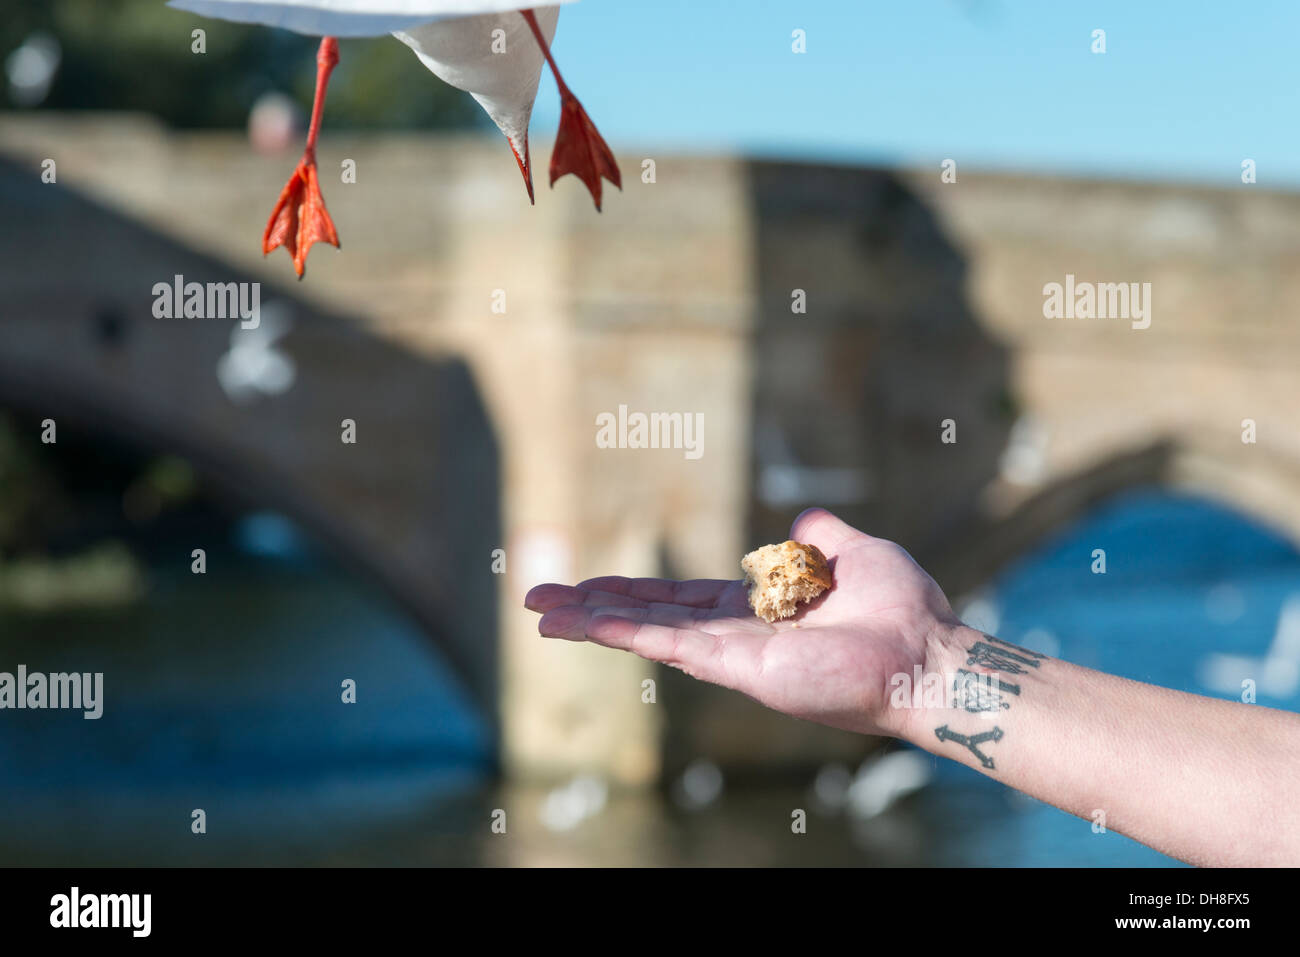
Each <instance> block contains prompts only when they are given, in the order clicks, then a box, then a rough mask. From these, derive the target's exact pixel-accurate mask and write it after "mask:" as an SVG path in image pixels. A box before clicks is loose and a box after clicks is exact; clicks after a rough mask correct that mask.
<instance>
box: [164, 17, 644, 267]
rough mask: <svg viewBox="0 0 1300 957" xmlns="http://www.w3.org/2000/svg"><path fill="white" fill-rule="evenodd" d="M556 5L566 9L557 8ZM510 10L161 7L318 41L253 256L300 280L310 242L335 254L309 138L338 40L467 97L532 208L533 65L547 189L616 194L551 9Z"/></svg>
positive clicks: (605, 151) (613, 174) (616, 180)
mask: <svg viewBox="0 0 1300 957" xmlns="http://www.w3.org/2000/svg"><path fill="white" fill-rule="evenodd" d="M559 2H561V3H569V2H573V0H559ZM517 3H518V0H513V2H512V0H279V2H259V0H170V2H169V4H168V6H171V7H175V8H177V9H180V10H187V11H189V12H191V13H197V14H199V15H200V16H205V17H216V18H218V19H222V20H233V21H235V22H237V23H260V24H263V25H265V26H271V27H283V28H284V29H286V30H292V31H294V32H295V33H304V34H307V35H309V36H319V37H321V42H320V48H319V50H318V51H317V53H316V96H315V100H314V102H313V104H312V111H311V125H310V126H309V127H308V130H307V146H306V149H304V150H303V154H302V159H301V160H299V162H298V166H297V168H296V169H294V171H293V175H292V176H291V177H289V182H288V183H287V184H286V185H285V187H284V190H283V191H282V192H281V193H280V199H279V202H277V203H276V205H275V209H274V211H273V212H272V213H271V218H270V220H269V221H268V222H267V224H266V231H265V232H264V233H263V235H262V252H263V254H266V253H269V252H271V250H273V249H275V248H276V247H277V246H284V247H285V249H287V250H288V251H289V254H290V255H291V256H292V257H293V266H294V270H295V271H296V272H297V273H298V278H299V279H301V278H302V276H303V271H304V269H305V266H306V262H307V251H308V250H309V249H311V247H312V245H313V244H314V243H317V242H327V243H330V244H331V245H333V246H338V245H339V237H338V232H337V231H336V230H335V228H334V221H333V220H332V219H330V215H329V212H328V211H327V210H326V208H325V199H324V197H323V196H322V195H321V191H320V184H319V182H318V180H317V175H316V138H317V136H318V135H319V134H320V123H321V111H322V109H323V107H324V105H325V91H326V88H327V87H328V85H329V78H330V73H331V72H332V71H333V69H334V67H335V66H336V65H337V64H338V61H339V52H338V40H337V38H338V37H370V36H382V35H383V34H385V33H391V34H393V36H395V37H397V38H398V39H399V40H401V41H402V42H403V43H405V44H406V45H407V46H409V47H410V48H411V49H412V50H414V51H415V55H416V56H418V57H419V58H420V62H421V63H423V64H424V65H425V66H426V67H428V68H429V69H430V70H431V71H432V72H433V73H434V75H436V76H438V77H439V78H441V79H442V80H444V81H446V82H447V83H449V84H451V85H452V86H454V87H456V88H458V89H461V90H464V91H466V92H467V93H469V94H471V95H472V96H473V97H474V99H476V100H477V101H478V102H479V105H481V106H482V107H483V109H484V110H486V111H487V114H488V116H490V117H491V118H492V121H493V122H494V123H496V125H497V126H498V128H500V130H501V132H502V133H504V134H505V136H506V139H507V140H508V141H509V143H510V148H511V150H512V151H513V152H514V154H515V161H516V162H517V163H518V164H519V171H520V173H522V174H523V177H524V186H525V187H526V188H527V190H528V199H529V201H530V202H532V200H533V176H532V167H531V165H530V162H529V156H528V122H529V119H530V117H531V116H532V112H533V101H534V100H535V99H536V98H537V84H538V81H539V80H540V79H541V75H542V65H543V63H546V64H549V65H550V67H551V73H552V74H554V76H555V84H556V86H557V87H559V91H560V129H559V132H558V133H557V134H556V138H555V148H554V150H553V151H552V153H551V185H552V186H554V185H555V181H556V180H557V179H559V178H560V177H561V176H564V175H565V174H566V173H573V174H574V175H575V176H577V177H578V178H579V179H580V180H582V182H583V183H585V184H586V186H587V189H588V190H590V191H591V196H592V199H594V200H595V203H596V209H597V211H599V210H600V200H601V177H604V178H605V179H608V180H609V181H610V182H611V183H613V184H614V185H615V186H617V187H618V188H619V189H622V188H623V184H622V179H621V177H620V176H619V171H618V165H617V164H616V163H615V162H614V155H613V153H611V152H610V149H609V147H608V146H607V145H606V144H605V141H604V139H602V138H601V135H600V133H599V132H597V130H596V126H595V124H594V123H592V122H591V119H590V118H589V117H588V116H587V113H586V111H585V110H584V109H583V108H582V104H581V103H579V102H578V98H577V97H575V96H574V95H573V93H572V91H571V90H570V89H569V87H568V86H567V85H566V84H565V82H564V80H563V79H562V78H561V76H560V71H559V70H558V69H557V68H556V66H555V60H554V59H553V58H552V56H551V51H550V44H551V40H552V38H553V37H554V36H555V25H556V23H557V21H558V20H559V16H560V9H559V7H558V6H544V7H538V8H536V9H535V10H521V9H518V8H517V6H516V5H517Z"/></svg>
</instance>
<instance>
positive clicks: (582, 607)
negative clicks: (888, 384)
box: [525, 512, 955, 734]
mask: <svg viewBox="0 0 1300 957" xmlns="http://www.w3.org/2000/svg"><path fill="white" fill-rule="evenodd" d="M790 537H791V538H793V539H794V540H795V541H798V542H806V543H808V544H811V545H816V546H817V547H818V548H820V549H821V550H822V552H823V554H825V555H826V556H827V560H828V561H829V562H830V565H831V571H832V574H833V576H834V580H835V584H834V585H833V586H832V587H831V588H830V589H829V590H827V591H825V592H823V593H822V594H821V595H819V596H818V597H817V598H816V599H814V600H813V601H811V602H809V603H808V604H807V605H805V606H803V610H802V611H801V612H800V613H799V615H798V616H796V617H795V618H793V619H787V620H784V621H777V622H774V623H772V624H768V623H767V622H765V621H763V620H762V619H761V618H757V617H755V616H754V613H753V612H752V611H751V610H750V608H749V601H748V598H747V597H746V593H745V588H744V585H743V584H742V583H741V582H739V581H712V580H707V581H685V582H671V581H664V580H662V579H657V578H612V577H611V578H593V579H590V580H589V581H585V582H582V583H581V584H579V585H576V586H567V585H539V586H537V587H536V588H534V589H533V590H532V591H530V592H529V593H528V596H527V598H526V599H525V604H526V605H527V607H529V608H530V609H532V610H533V611H539V612H543V613H544V614H543V615H542V619H541V622H540V625H539V627H540V631H541V633H542V634H543V635H545V636H547V637H549V638H567V639H569V640H572V641H582V640H588V641H593V642H595V643H597V644H601V645H606V646H608V647H610V648H619V649H622V650H624V651H631V652H633V653H635V654H637V655H640V656H641V657H642V658H648V659H650V660H652V661H659V662H662V663H664V664H667V665H672V666H673V667H676V668H679V669H681V670H682V671H685V672H686V673H687V674H689V675H691V676H693V677H695V678H699V679H701V680H703V681H709V682H712V683H713V684H719V685H724V686H726V687H728V688H734V689H735V690H737V691H742V692H744V693H745V694H747V695H749V696H750V697H752V698H755V699H756V700H758V701H760V702H762V703H763V704H765V705H767V706H768V707H770V708H775V709H776V710H778V711H784V712H785V713H786V714H791V715H794V716H795V717H799V718H806V719H808V720H809V721H817V722H819V723H821V724H828V725H831V726H833V727H837V728H844V729H846V730H849V731H858V732H861V733H863V734H894V733H896V732H897V728H896V727H895V726H894V720H895V719H896V717H897V712H896V711H894V710H892V709H890V708H889V707H888V699H889V690H890V689H889V686H888V680H889V676H890V675H893V674H897V673H900V672H901V673H908V674H910V673H911V672H912V668H913V666H914V665H917V664H923V663H924V660H925V652H926V648H927V642H928V638H929V634H930V632H931V631H932V630H933V629H934V628H936V627H938V626H939V623H940V622H941V621H955V619H954V618H953V614H952V610H951V609H950V608H949V607H948V602H947V600H946V599H945V598H944V597H943V593H942V592H941V591H940V590H939V587H938V586H937V585H936V584H935V583H934V582H933V581H932V580H931V579H930V578H929V576H927V575H926V574H925V573H924V572H923V571H921V569H920V568H918V567H917V565H916V563H915V562H913V561H912V559H911V557H910V556H909V555H908V554H907V552H905V551H904V550H903V549H902V548H900V547H898V546H897V545H895V544H894V543H893V542H889V541H885V540H884V539H881V538H872V537H871V536H869V535H863V534H862V533H860V532H857V531H854V530H853V529H850V528H849V527H848V526H846V525H844V524H843V523H841V522H840V521H839V520H838V519H836V518H834V517H833V516H832V515H830V514H829V513H827V512H806V513H804V515H803V516H801V517H800V519H799V521H797V522H796V523H795V525H794V528H793V529H792V530H791V533H790Z"/></svg>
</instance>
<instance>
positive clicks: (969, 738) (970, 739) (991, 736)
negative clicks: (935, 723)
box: [934, 724, 1002, 771]
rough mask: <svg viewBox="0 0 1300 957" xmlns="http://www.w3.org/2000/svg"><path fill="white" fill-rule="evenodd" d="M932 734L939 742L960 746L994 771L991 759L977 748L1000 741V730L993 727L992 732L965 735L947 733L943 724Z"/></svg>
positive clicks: (946, 727)
mask: <svg viewBox="0 0 1300 957" xmlns="http://www.w3.org/2000/svg"><path fill="white" fill-rule="evenodd" d="M934 733H935V735H936V736H937V737H938V738H939V740H940V741H952V742H954V743H956V744H960V745H961V746H962V747H963V748H965V749H966V750H967V751H969V752H970V753H971V754H973V755H975V757H976V758H977V759H978V760H979V763H980V764H982V765H984V767H986V768H988V769H989V770H990V771H992V770H993V769H994V765H993V759H992V758H991V757H989V756H988V755H987V754H985V753H984V752H983V751H981V750H980V749H979V746H980V745H981V744H983V743H984V742H985V741H1001V740H1002V729H1001V728H996V727H995V728H993V729H992V730H990V731H985V732H982V733H981V734H971V735H966V734H958V733H957V732H956V731H949V730H948V726H947V725H946V724H945V725H944V726H943V727H941V728H935V729H934Z"/></svg>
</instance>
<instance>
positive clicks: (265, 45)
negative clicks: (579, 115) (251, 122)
mask: <svg viewBox="0 0 1300 957" xmlns="http://www.w3.org/2000/svg"><path fill="white" fill-rule="evenodd" d="M196 28H199V29H203V30H205V31H206V33H207V37H206V41H207V52H206V53H204V54H197V53H194V52H192V51H191V44H192V42H193V41H192V39H191V32H192V31H193V30H194V29H196ZM36 30H44V31H47V32H48V33H50V34H52V35H53V36H54V37H55V38H56V39H57V40H58V42H59V44H60V46H61V47H62V50H63V60H62V63H61V65H60V67H59V73H58V76H57V77H56V79H55V81H54V85H53V87H52V88H51V90H50V94H49V96H48V97H47V98H46V100H45V102H44V103H42V104H41V107H40V108H41V109H53V110H122V111H142V112H147V113H153V114H155V115H157V116H159V117H160V118H161V119H163V120H164V121H165V122H167V123H169V124H171V125H174V126H181V127H231V126H242V125H243V124H244V123H245V122H246V121H247V118H248V111H249V109H250V108H251V107H252V105H253V103H254V102H255V101H256V100H257V98H258V97H259V96H261V95H262V94H263V93H267V92H270V91H277V90H278V91H281V92H284V93H287V94H289V95H290V96H292V97H294V98H295V99H296V100H297V101H298V102H299V103H300V104H301V105H302V108H303V111H304V113H306V112H308V111H310V108H311V96H312V89H313V85H314V83H315V78H316V46H317V43H318V41H317V39H316V38H314V37H304V36H299V35H298V34H296V33H290V32H288V31H284V30H273V29H270V28H268V27H259V26H244V25H240V24H234V23H226V22H225V21H222V20H209V19H204V18H202V17H198V16H195V15H193V14H190V13H186V12H183V11H179V10H173V9H171V8H169V7H166V6H165V5H164V2H163V0H5V13H4V16H3V18H0V58H4V57H7V56H8V55H9V53H10V52H12V51H13V50H14V49H15V48H17V47H18V46H20V45H21V44H22V42H23V41H24V40H25V39H26V38H27V37H28V36H29V35H30V34H31V33H32V32H33V31H36ZM339 48H340V55H341V61H340V63H339V66H338V69H337V70H335V72H334V76H333V79H332V80H331V82H330V92H329V99H328V100H327V101H326V107H325V123H326V124H327V125H328V126H331V127H334V128H340V127H353V128H384V129H395V128H429V127H444V128H445V127H466V126H473V125H479V124H482V123H483V122H485V121H486V117H484V116H483V115H482V111H481V110H480V109H479V108H478V105H477V104H476V103H475V102H474V101H473V100H472V99H471V98H470V97H469V95H468V94H465V93H462V92H461V91H459V90H456V89H453V88H451V87H449V86H447V85H446V84H445V83H443V82H442V81H441V80H439V79H438V78H437V77H435V76H434V75H433V74H431V73H430V72H429V71H428V70H426V69H425V68H424V66H423V65H421V63H420V62H419V60H417V59H416V58H415V56H414V54H412V53H411V52H410V51H409V50H408V49H407V48H406V47H405V46H403V45H402V44H401V43H399V42H398V41H397V40H395V39H393V38H392V37H378V38H375V39H366V40H348V39H345V40H340V41H339ZM8 95H9V94H8V90H7V84H4V83H0V108H4V109H14V108H15V107H14V105H13V104H12V103H10V102H9V100H8Z"/></svg>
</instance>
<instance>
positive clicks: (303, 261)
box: [262, 10, 623, 279]
mask: <svg viewBox="0 0 1300 957" xmlns="http://www.w3.org/2000/svg"><path fill="white" fill-rule="evenodd" d="M519 13H520V15H521V16H522V17H523V18H524V20H525V21H526V22H527V23H528V26H529V28H530V30H531V31H532V34H533V37H534V38H535V39H536V41H537V44H538V46H539V47H540V48H541V50H542V55H543V56H544V57H545V59H546V62H547V64H549V66H550V68H551V73H552V74H553V75H554V76H555V83H556V86H557V87H558V89H559V91H560V129H559V132H558V133H557V134H556V138H555V149H554V151H553V152H552V154H551V170H550V175H551V185H552V186H554V185H555V181H556V180H557V179H559V178H560V177H561V176H565V175H567V174H569V173H573V174H574V175H575V176H577V177H578V178H579V179H580V180H582V182H583V183H584V184H585V185H586V187H587V189H588V190H589V191H590V192H591V198H592V200H593V201H594V202H595V204H596V209H597V211H599V210H600V205H601V179H602V177H603V178H604V179H608V180H609V181H610V182H612V183H613V184H614V185H615V186H617V187H618V188H619V189H622V188H623V184H622V180H621V177H620V175H619V170H618V164H617V163H616V162H615V161H614V154H613V153H612V152H611V151H610V148H609V146H608V145H607V144H606V143H605V140H604V139H603V138H602V137H601V135H600V133H599V132H598V131H597V129H596V125H595V124H594V123H592V121H591V118H590V117H589V116H588V115H587V112H586V110H584V109H583V108H582V104H581V103H579V102H578V98H577V97H576V96H574V95H573V93H572V91H571V90H570V89H569V87H568V85H567V84H565V82H564V79H563V78H562V77H561V76H560V71H559V68H558V67H557V66H556V65H555V60H554V58H553V57H552V56H551V51H550V49H549V47H548V46H547V43H546V38H545V36H544V35H543V33H542V30H541V27H540V26H539V25H538V23H537V18H536V17H535V16H534V15H533V12H532V11H531V10H521V11H519ZM338 62H339V47H338V40H337V39H336V38H334V37H322V38H321V42H320V47H319V49H318V50H317V53H316V93H315V97H314V98H313V102H312V110H311V125H310V127H309V128H308V131H307V144H306V147H305V148H304V150H303V154H302V159H301V160H299V161H298V165H297V167H295V169H294V171H293V175H292V176H290V177H289V182H288V183H286V184H285V187H284V189H283V190H282V191H281V193H280V198H279V200H278V201H277V202H276V204H275V209H274V210H272V212H271V218H270V219H269V220H268V221H267V224H266V230H265V231H264V232H263V234H262V254H263V255H267V254H269V253H270V252H271V251H272V250H274V249H277V248H278V247H280V246H284V247H285V249H287V250H288V251H289V255H290V256H291V257H292V258H293V269H294V272H296V273H297V274H298V278H299V279H301V278H302V277H303V275H304V274H305V271H306V268H307V253H308V252H309V251H310V250H311V247H312V246H313V245H314V244H316V243H318V242H324V243H329V244H330V245H331V246H335V247H338V246H339V235H338V231H337V230H336V229H335V228H334V221H333V220H332V219H331V218H330V214H329V210H328V209H326V207H325V197H324V196H323V195H322V194H321V190H320V183H319V178H318V173H317V168H316V141H317V139H318V137H319V136H320V126H321V115H322V113H323V112H324V109H325V96H326V93H327V91H328V89H329V81H330V74H331V73H333V72H334V67H335V66H337V65H338ZM511 149H512V150H513V149H514V147H513V146H512V147H511ZM527 150H528V147H527V141H526V140H525V145H524V156H522V157H521V156H519V154H518V153H517V152H516V153H515V154H514V155H515V160H516V162H517V163H518V164H519V172H520V173H521V175H522V176H523V178H524V187H525V188H526V189H527V190H528V199H529V202H532V200H533V180H532V170H531V168H530V164H529V160H528V155H527Z"/></svg>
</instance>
